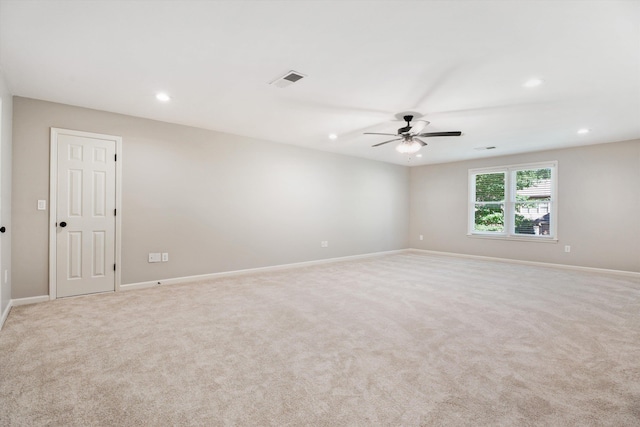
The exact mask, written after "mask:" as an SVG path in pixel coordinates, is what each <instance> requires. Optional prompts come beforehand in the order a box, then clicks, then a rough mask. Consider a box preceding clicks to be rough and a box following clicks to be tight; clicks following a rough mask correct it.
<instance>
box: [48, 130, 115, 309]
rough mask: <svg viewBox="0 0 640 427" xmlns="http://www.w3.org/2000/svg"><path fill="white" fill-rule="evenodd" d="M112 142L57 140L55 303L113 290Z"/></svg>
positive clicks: (67, 137) (61, 137) (70, 137)
mask: <svg viewBox="0 0 640 427" xmlns="http://www.w3.org/2000/svg"><path fill="white" fill-rule="evenodd" d="M115 150H116V147H115V141H113V140H104V139H98V138H90V137H85V136H76V135H65V134H58V182H57V227H56V270H57V272H56V282H57V297H58V298H60V297H67V296H73V295H84V294H91V293H97V292H107V291H113V290H114V288H115V274H114V260H115V214H116V213H115V211H114V209H115V199H116V197H115Z"/></svg>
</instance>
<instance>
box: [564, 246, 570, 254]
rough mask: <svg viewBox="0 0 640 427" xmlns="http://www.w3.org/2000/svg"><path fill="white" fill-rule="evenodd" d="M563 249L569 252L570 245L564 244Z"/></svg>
mask: <svg viewBox="0 0 640 427" xmlns="http://www.w3.org/2000/svg"><path fill="white" fill-rule="evenodd" d="M564 251H565V252H567V253H568V252H571V246H569V245H566V246H565V247H564Z"/></svg>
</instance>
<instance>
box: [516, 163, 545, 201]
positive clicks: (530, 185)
mask: <svg viewBox="0 0 640 427" xmlns="http://www.w3.org/2000/svg"><path fill="white" fill-rule="evenodd" d="M527 200H535V201H542V200H544V201H550V200H551V169H548V168H547V169H527V170H519V171H517V172H516V200H515V201H516V202H523V201H527Z"/></svg>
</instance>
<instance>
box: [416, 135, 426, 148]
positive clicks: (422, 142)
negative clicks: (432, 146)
mask: <svg viewBox="0 0 640 427" xmlns="http://www.w3.org/2000/svg"><path fill="white" fill-rule="evenodd" d="M413 140H414V141H418V142H419V143H420V145H422V146H423V147H424V146H425V145H427V143H426V142H424V141H422V140H420V139H418V138H416V137H415V136H414V137H413Z"/></svg>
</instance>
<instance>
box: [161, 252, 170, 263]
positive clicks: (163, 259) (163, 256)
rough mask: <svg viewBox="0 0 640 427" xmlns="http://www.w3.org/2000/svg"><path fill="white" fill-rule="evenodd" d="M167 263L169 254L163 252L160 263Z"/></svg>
mask: <svg viewBox="0 0 640 427" xmlns="http://www.w3.org/2000/svg"><path fill="white" fill-rule="evenodd" d="M167 261H169V253H167V252H163V253H162V262H167Z"/></svg>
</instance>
